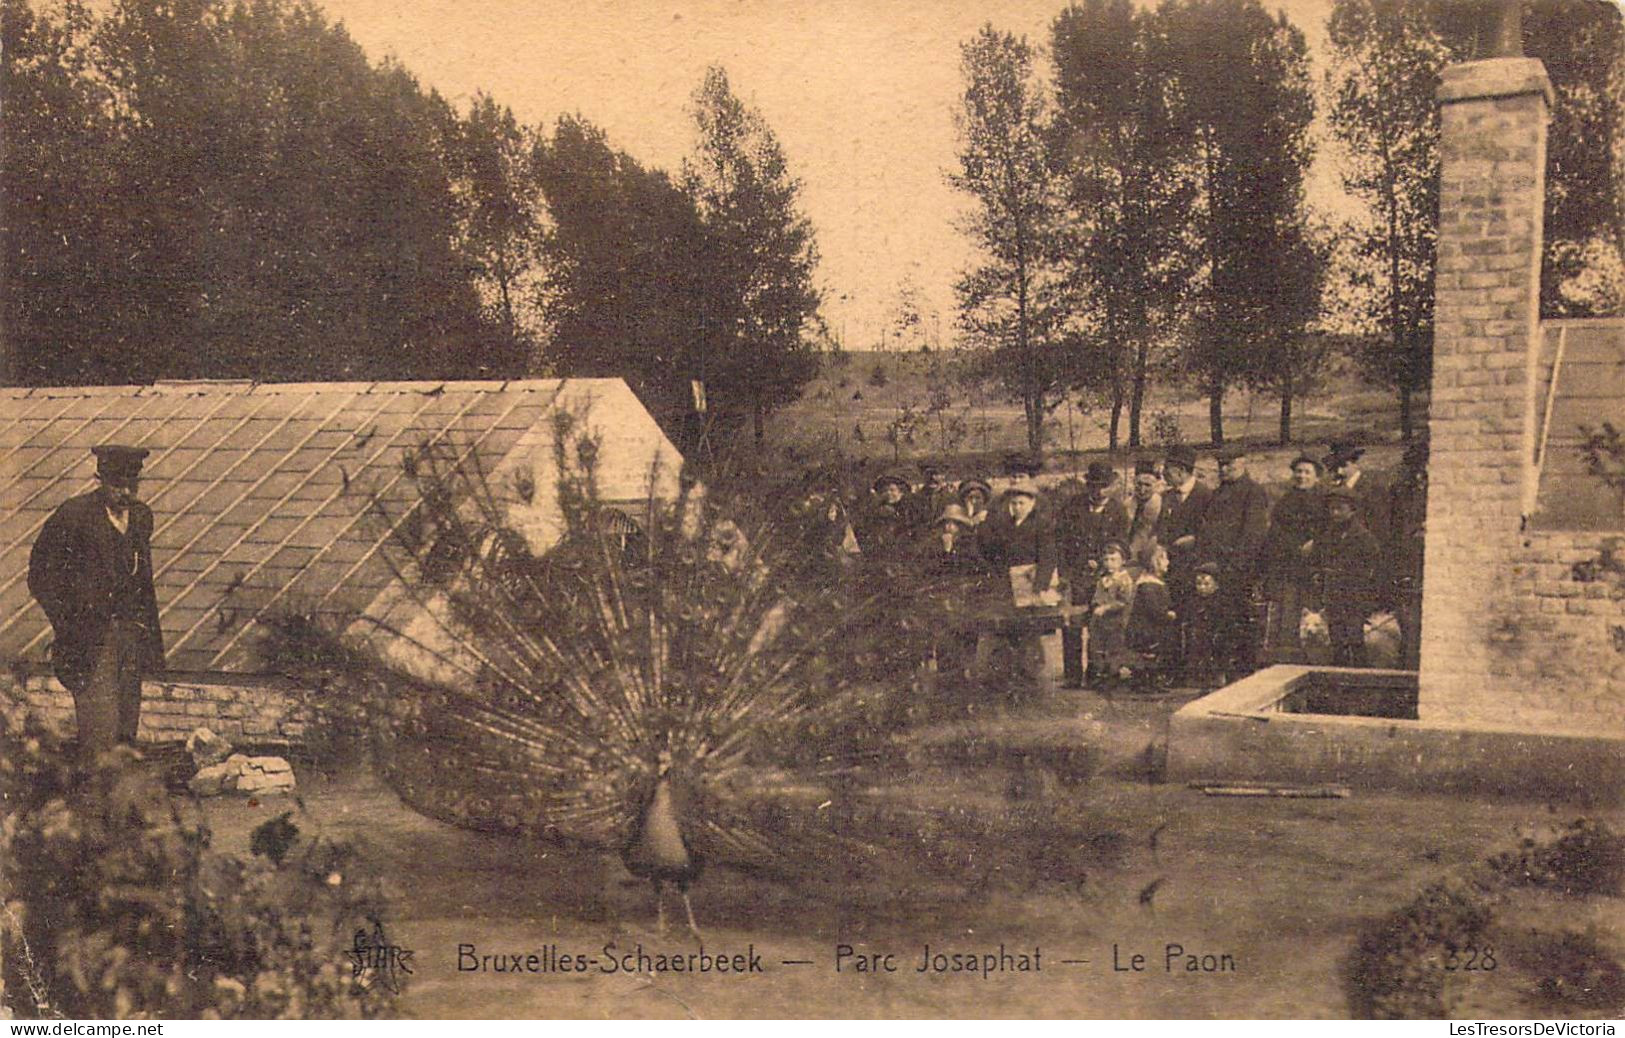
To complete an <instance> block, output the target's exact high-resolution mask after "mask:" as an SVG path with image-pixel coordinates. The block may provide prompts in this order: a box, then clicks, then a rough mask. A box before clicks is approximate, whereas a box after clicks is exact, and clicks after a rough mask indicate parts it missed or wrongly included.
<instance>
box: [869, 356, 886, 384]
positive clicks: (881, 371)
mask: <svg viewBox="0 0 1625 1038" xmlns="http://www.w3.org/2000/svg"><path fill="white" fill-rule="evenodd" d="M890 381H891V378H890V377H889V376H888V375H887V374H886V365H884V364H882V363H880V361H878V360H877V361H875V366H874V368H873V370H871V371H870V372H869V384H870V385H871V386H874V387H875V388H876V389H880V388H883V387H884V386H885V385H886V384H887V383H888V382H890Z"/></svg>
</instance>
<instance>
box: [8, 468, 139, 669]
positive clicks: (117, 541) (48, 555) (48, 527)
mask: <svg viewBox="0 0 1625 1038" xmlns="http://www.w3.org/2000/svg"><path fill="white" fill-rule="evenodd" d="M129 516H130V518H129V526H128V533H127V534H120V533H119V531H118V530H117V528H115V527H114V526H113V522H112V520H111V519H109V518H108V516H107V505H106V499H105V498H104V497H103V496H102V493H101V491H99V490H93V491H91V492H90V493H88V494H81V495H80V496H78V497H75V498H70V499H69V500H68V501H65V502H64V503H63V504H62V506H61V507H60V508H58V509H57V510H56V511H55V512H53V513H52V514H51V517H50V518H49V519H47V520H46V521H45V526H44V527H43V528H42V529H41V530H40V534H39V537H38V538H36V539H35V541H34V548H33V551H32V553H31V554H30V555H29V558H28V590H29V591H30V592H32V593H33V595H34V598H35V600H36V601H38V602H39V604H40V607H41V608H42V609H44V610H45V615H46V617H47V618H49V619H50V621H51V628H52V630H53V631H54V632H55V634H56V639H55V641H53V642H52V644H51V662H52V664H53V666H54V667H55V670H56V676H57V678H58V679H60V680H61V682H62V684H63V685H65V686H67V687H68V688H69V689H80V688H83V687H84V685H85V682H86V681H87V680H89V677H90V671H91V668H92V667H93V666H94V665H95V662H96V651H97V649H98V648H99V647H100V646H101V643H102V636H103V634H104V633H105V632H106V630H107V625H108V622H109V621H110V620H111V619H112V618H113V615H114V609H115V602H116V601H119V600H120V597H121V596H122V601H123V602H124V603H125V608H124V610H123V613H125V614H133V615H125V616H124V618H125V619H129V620H134V621H135V622H137V623H140V624H141V626H142V627H143V628H145V631H146V635H145V649H146V653H145V655H146V657H147V658H146V659H145V660H144V661H143V663H144V669H145V670H146V671H148V672H151V671H156V670H161V669H162V668H163V659H164V639H163V633H162V631H161V630H160V629H159V626H158V596H157V594H156V593H155V592H154V590H153V586H152V509H150V508H148V507H147V506H146V505H144V504H141V503H140V502H136V503H135V504H132V505H131V506H130V511H129Z"/></svg>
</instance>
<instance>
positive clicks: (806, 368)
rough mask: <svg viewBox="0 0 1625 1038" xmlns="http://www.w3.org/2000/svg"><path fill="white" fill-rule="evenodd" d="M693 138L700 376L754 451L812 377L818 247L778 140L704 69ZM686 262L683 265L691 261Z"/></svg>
mask: <svg viewBox="0 0 1625 1038" xmlns="http://www.w3.org/2000/svg"><path fill="white" fill-rule="evenodd" d="M693 113H694V121H695V125H696V128H697V129H698V131H699V141H698V146H697V148H696V150H695V153H694V156H693V158H692V159H691V160H690V161H688V162H686V163H685V164H684V177H683V180H684V185H685V187H686V188H687V190H688V192H689V194H690V196H691V197H692V198H693V199H694V202H695V205H696V206H697V207H698V209H699V213H700V218H701V221H702V223H703V225H704V227H705V233H706V242H705V245H706V253H705V254H704V256H703V258H702V257H696V259H701V262H700V263H698V264H696V265H697V266H700V267H702V268H703V269H704V270H705V271H706V275H707V276H706V278H705V279H704V280H703V282H702V285H703V287H704V289H705V322H706V323H705V327H704V328H703V329H702V330H701V334H700V339H701V341H702V343H703V348H704V349H705V350H706V354H705V355H704V357H703V358H702V361H703V374H702V376H701V377H702V378H703V379H704V381H705V382H706V384H707V386H708V388H709V396H710V397H711V399H714V400H715V401H716V403H717V406H718V409H719V410H721V411H723V412H724V414H726V415H729V416H730V417H735V418H743V417H745V416H748V417H749V419H750V422H751V428H752V431H753V433H754V436H755V440H756V442H757V444H758V445H760V444H761V442H762V440H763V439H764V437H765V435H766V430H765V422H766V419H767V415H768V414H769V413H771V412H772V411H773V410H774V409H776V408H778V407H780V406H782V405H784V404H787V403H791V402H793V401H794V400H796V399H797V398H798V397H799V396H800V394H801V389H802V387H803V386H805V385H806V384H807V383H808V382H809V381H811V380H812V379H813V378H814V377H816V376H817V374H818V362H817V356H816V354H815V352H814V347H813V344H812V342H811V341H810V339H809V337H808V335H807V332H808V330H809V327H810V326H811V325H813V324H814V323H815V322H816V319H817V313H818V305H819V294H818V290H817V289H816V288H815V287H814V286H813V270H814V269H815V268H816V267H817V265H818V249H817V246H816V244H815V242H814V238H813V228H812V224H811V223H810V222H809V221H808V220H807V218H806V217H805V216H804V215H802V213H801V212H800V209H799V206H798V196H799V194H800V191H801V181H800V180H798V179H796V178H795V177H793V176H791V175H790V172H789V167H788V165H787V164H786V162H785V159H784V152H783V150H782V149H781V148H780V147H779V142H778V139H777V138H776V137H775V136H774V135H773V131H772V130H771V129H770V128H769V127H768V125H767V122H766V121H765V120H764V119H763V118H762V116H761V114H760V113H759V112H757V111H756V110H754V109H753V108H750V107H749V106H747V105H746V104H744V102H742V101H741V100H740V99H739V98H738V97H736V96H735V95H734V93H733V90H732V88H731V87H730V86H729V85H728V75H727V73H726V72H725V71H723V69H722V68H721V67H718V66H713V67H711V68H710V69H708V70H707V71H706V73H705V79H704V81H703V82H702V83H701V84H700V87H699V89H698V90H696V91H695V94H694V107H693ZM689 262H691V263H693V262H694V260H693V259H691V260H690V261H689Z"/></svg>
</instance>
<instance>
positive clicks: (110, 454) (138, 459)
mask: <svg viewBox="0 0 1625 1038" xmlns="http://www.w3.org/2000/svg"><path fill="white" fill-rule="evenodd" d="M90 453H92V454H94V455H95V456H96V475H98V476H100V477H101V478H103V479H113V480H118V479H135V478H137V477H138V476H140V475H141V463H142V462H143V461H146V460H147V455H149V454H151V453H152V452H151V451H149V450H147V449H146V448H145V447H126V446H123V445H121V444H117V443H104V444H102V445H101V446H99V447H92V448H90Z"/></svg>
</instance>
